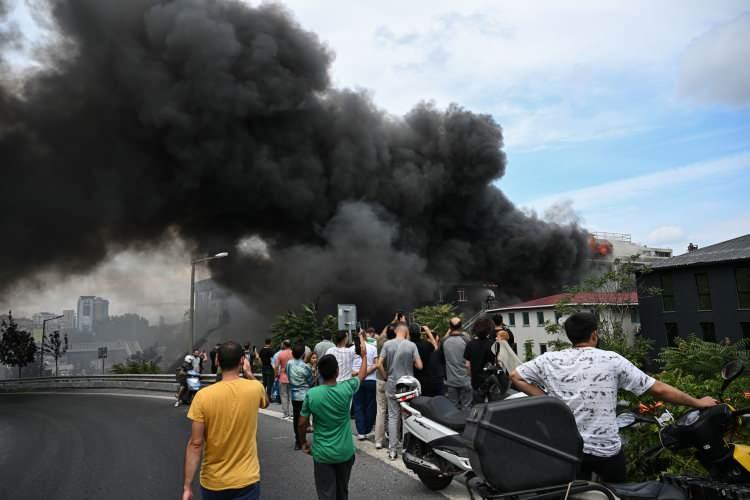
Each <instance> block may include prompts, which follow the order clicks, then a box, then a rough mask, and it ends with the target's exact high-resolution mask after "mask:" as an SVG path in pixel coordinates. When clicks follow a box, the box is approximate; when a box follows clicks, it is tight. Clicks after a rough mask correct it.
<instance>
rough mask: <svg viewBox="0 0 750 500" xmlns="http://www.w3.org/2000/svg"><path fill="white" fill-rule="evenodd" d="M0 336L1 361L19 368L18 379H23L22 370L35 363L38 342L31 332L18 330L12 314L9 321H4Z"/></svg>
mask: <svg viewBox="0 0 750 500" xmlns="http://www.w3.org/2000/svg"><path fill="white" fill-rule="evenodd" d="M0 334H2V339H0V361H1V362H3V363H5V364H6V365H8V366H17V367H18V378H21V368H23V367H24V366H26V365H28V364H31V363H33V362H34V357H35V355H36V352H37V347H36V342H34V338H33V337H32V336H31V334H30V333H29V332H27V331H25V330H19V329H18V324H16V322H15V321H13V313H12V312H9V313H8V320H7V321H5V320H3V322H2V325H0Z"/></svg>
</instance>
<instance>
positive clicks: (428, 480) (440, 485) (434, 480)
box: [417, 472, 453, 491]
mask: <svg viewBox="0 0 750 500" xmlns="http://www.w3.org/2000/svg"><path fill="white" fill-rule="evenodd" d="M417 476H419V480H420V481H422V484H424V485H425V486H427V489H429V490H432V491H440V490H444V489H445V488H447V487H448V485H449V484H451V481H453V476H448V475H445V476H438V475H437V474H430V473H429V472H417Z"/></svg>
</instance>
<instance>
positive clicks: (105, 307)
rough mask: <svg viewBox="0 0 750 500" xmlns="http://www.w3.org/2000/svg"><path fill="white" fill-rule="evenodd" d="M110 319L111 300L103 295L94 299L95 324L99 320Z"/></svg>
mask: <svg viewBox="0 0 750 500" xmlns="http://www.w3.org/2000/svg"><path fill="white" fill-rule="evenodd" d="M108 319H109V301H108V300H107V299H103V298H101V297H97V298H95V299H94V325H95V326H96V323H97V322H99V321H106V320H108Z"/></svg>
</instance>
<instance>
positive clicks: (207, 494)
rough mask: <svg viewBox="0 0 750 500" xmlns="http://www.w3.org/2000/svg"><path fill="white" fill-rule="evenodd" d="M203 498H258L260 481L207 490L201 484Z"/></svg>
mask: <svg viewBox="0 0 750 500" xmlns="http://www.w3.org/2000/svg"><path fill="white" fill-rule="evenodd" d="M201 495H202V496H203V500H260V483H253V484H251V485H249V486H245V487H244V488H237V489H232V490H219V491H214V490H207V489H206V488H204V487H203V486H201Z"/></svg>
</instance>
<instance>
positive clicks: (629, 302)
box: [487, 292, 641, 361]
mask: <svg viewBox="0 0 750 500" xmlns="http://www.w3.org/2000/svg"><path fill="white" fill-rule="evenodd" d="M563 300H565V301H566V302H568V303H569V304H570V305H575V306H579V307H580V308H581V309H582V310H585V309H586V308H587V306H588V307H592V308H593V307H594V306H597V307H596V308H597V309H600V310H601V308H600V307H599V306H604V308H603V310H604V311H605V312H604V313H603V314H605V315H608V316H614V315H615V314H617V315H618V319H620V320H621V321H622V326H623V329H624V331H625V332H626V333H627V334H630V335H634V334H635V333H636V332H637V331H638V329H639V328H640V322H641V321H640V317H639V314H638V294H637V293H636V292H582V293H558V294H555V295H549V296H547V297H540V298H538V299H534V300H529V301H526V302H520V303H518V304H513V305H509V306H503V307H496V308H493V309H489V310H487V314H488V315H489V316H496V315H498V314H499V315H501V316H502V317H503V321H504V322H505V324H506V325H507V326H508V327H510V329H511V331H512V332H513V335H514V337H515V341H516V345H517V346H518V355H519V357H521V359H522V360H524V343H525V342H526V341H528V340H529V339H530V340H532V341H533V342H534V344H533V352H534V354H535V355H539V354H543V353H545V352H546V351H548V350H551V346H550V342H551V341H555V340H563V341H567V337H566V336H565V333H561V334H550V333H548V332H547V330H546V329H545V326H546V325H547V324H550V323H555V322H557V323H559V324H562V321H564V320H565V318H564V317H562V315H561V314H560V313H558V312H557V311H556V310H555V306H556V305H557V304H558V303H559V302H560V301H563ZM607 311H611V312H609V313H608V312H607ZM623 312H625V314H623ZM524 361H525V360H524Z"/></svg>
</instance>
